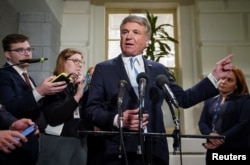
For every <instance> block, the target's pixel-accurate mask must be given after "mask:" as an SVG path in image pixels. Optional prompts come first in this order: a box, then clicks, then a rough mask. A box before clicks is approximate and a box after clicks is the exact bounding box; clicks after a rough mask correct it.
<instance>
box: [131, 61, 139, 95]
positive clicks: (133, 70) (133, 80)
mask: <svg viewBox="0 0 250 165" xmlns="http://www.w3.org/2000/svg"><path fill="white" fill-rule="evenodd" d="M136 61H137V58H135V57H131V58H130V67H131V76H130V78H131V79H130V82H131V84H132V87H133V88H134V91H135V93H136V95H137V96H138V83H137V81H136V77H137V75H138V71H137V70H136V68H135V62H136Z"/></svg>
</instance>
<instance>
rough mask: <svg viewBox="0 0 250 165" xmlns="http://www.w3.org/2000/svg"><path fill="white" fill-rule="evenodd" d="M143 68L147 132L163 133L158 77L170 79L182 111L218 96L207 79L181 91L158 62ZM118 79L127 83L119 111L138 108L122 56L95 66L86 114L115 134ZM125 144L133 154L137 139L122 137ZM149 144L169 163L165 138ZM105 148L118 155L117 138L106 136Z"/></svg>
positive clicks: (147, 61) (159, 138) (158, 138)
mask: <svg viewBox="0 0 250 165" xmlns="http://www.w3.org/2000/svg"><path fill="white" fill-rule="evenodd" d="M144 65H145V72H146V74H148V77H149V80H148V82H147V86H146V92H145V98H144V100H145V105H144V107H145V110H146V111H147V112H148V113H149V116H150V117H149V124H148V125H147V129H148V132H151V133H152V132H153V133H165V128H164V123H163V114H162V109H161V106H162V103H163V101H164V99H165V94H164V92H163V90H161V89H160V88H158V87H157V85H156V82H155V79H156V77H157V76H158V75H160V74H164V75H166V76H167V77H168V78H169V81H170V84H169V86H170V88H171V89H172V91H173V93H174V95H175V97H176V99H177V101H178V102H179V105H180V106H181V107H184V108H187V107H190V106H192V105H194V104H196V103H199V102H200V101H202V100H205V99H207V98H209V97H212V96H214V95H215V94H217V93H218V91H217V89H216V88H215V87H214V85H213V84H212V83H211V82H210V81H209V79H208V78H205V79H203V80H202V81H201V82H199V83H198V84H197V85H195V86H194V87H192V88H190V89H188V90H186V91H184V90H183V89H182V88H181V87H180V86H178V85H177V84H176V83H175V82H174V80H173V79H171V78H170V75H169V73H168V70H167V69H166V67H164V66H163V65H161V64H160V63H157V62H153V61H150V60H146V59H144ZM120 80H126V81H127V82H128V84H127V86H126V90H125V94H124V100H123V104H122V109H123V110H126V109H134V108H138V106H139V102H138V98H137V96H136V94H135V92H134V90H133V88H132V87H131V84H130V81H129V78H128V76H127V72H126V70H125V67H124V64H123V61H122V58H121V55H120V56H118V57H116V58H114V59H111V60H108V61H105V62H101V63H99V64H97V65H96V67H95V72H94V75H93V77H92V80H91V86H90V90H89V97H88V102H87V113H88V115H89V119H90V120H91V121H92V122H93V123H94V125H96V126H97V127H100V128H101V129H103V130H106V131H118V129H117V128H116V127H114V125H113V122H114V117H115V115H116V114H117V113H118V107H117V93H118V84H119V82H120ZM124 131H128V130H124ZM124 142H125V148H126V150H127V151H128V152H136V150H137V142H138V140H137V137H135V136H129V137H128V136H125V137H124ZM152 144H153V154H154V156H156V157H158V158H159V159H161V160H163V161H164V162H165V164H168V161H169V158H168V154H169V153H168V146H167V141H166V137H156V138H154V139H153V143H152ZM106 146H107V150H106V155H112V154H117V153H118V146H119V136H118V135H117V136H106Z"/></svg>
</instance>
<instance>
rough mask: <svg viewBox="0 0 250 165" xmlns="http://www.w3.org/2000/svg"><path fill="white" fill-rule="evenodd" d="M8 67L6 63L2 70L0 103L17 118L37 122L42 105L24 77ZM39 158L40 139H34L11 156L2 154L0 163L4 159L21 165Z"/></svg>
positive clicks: (0, 71) (0, 74)
mask: <svg viewBox="0 0 250 165" xmlns="http://www.w3.org/2000/svg"><path fill="white" fill-rule="evenodd" d="M8 66H9V64H7V63H6V64H5V65H4V68H2V69H0V103H1V104H2V105H4V106H5V107H6V110H8V111H9V112H10V113H11V114H12V115H13V116H15V117H16V118H18V119H20V118H30V119H32V120H33V121H35V120H36V119H38V117H39V115H40V105H39V103H37V102H36V100H35V98H34V96H33V94H32V90H30V89H29V87H28V86H27V84H26V83H25V81H24V80H23V79H22V77H21V76H20V75H19V74H18V73H17V71H16V70H15V69H14V68H12V67H8ZM31 80H32V79H31ZM33 83H34V81H33ZM34 84H35V83H34ZM37 156H38V138H37V137H32V138H30V139H29V141H28V142H27V143H25V144H23V146H22V147H21V148H18V149H17V150H15V151H14V152H12V153H11V154H8V155H6V154H0V161H1V160H3V159H4V160H5V162H10V161H16V162H12V163H13V164H15V163H18V162H19V164H20V163H21V162H22V161H26V160H30V161H31V162H34V161H35V160H36V159H37ZM25 163H27V162H25ZM0 164H4V163H3V162H1V163H0Z"/></svg>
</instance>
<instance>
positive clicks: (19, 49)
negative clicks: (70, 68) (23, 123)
mask: <svg viewBox="0 0 250 165" xmlns="http://www.w3.org/2000/svg"><path fill="white" fill-rule="evenodd" d="M2 46H3V50H4V56H5V58H6V60H7V62H6V63H5V64H4V66H3V68H1V69H0V103H1V104H2V105H4V106H5V107H6V109H7V110H8V111H9V112H10V113H11V114H12V115H13V116H15V117H16V118H18V119H20V118H29V119H32V120H33V121H36V123H37V125H38V127H39V129H41V131H42V129H44V127H46V122H45V120H43V119H42V118H41V109H42V99H43V97H44V96H45V95H49V94H54V93H57V92H60V91H62V90H63V89H64V88H65V87H66V86H67V85H66V82H56V83H52V82H51V80H52V79H53V78H54V76H49V77H48V78H45V79H44V80H43V81H42V82H41V84H40V85H38V86H36V84H35V82H34V81H33V79H32V78H31V77H29V76H26V77H25V75H23V73H26V74H27V68H28V66H29V65H30V64H29V63H22V64H20V60H27V59H31V58H32V51H33V48H32V47H31V46H30V44H29V38H28V37H27V36H25V35H22V34H10V35H7V36H6V37H5V38H4V39H3V40H2ZM43 122H44V123H43ZM37 156H38V137H37V136H34V137H31V138H30V139H29V141H28V142H27V143H25V144H23V145H22V147H20V148H18V149H16V150H15V152H12V153H11V154H3V153H1V154H0V164H1V165H3V164H12V165H15V164H18V165H20V164H29V165H35V164H36V160H37Z"/></svg>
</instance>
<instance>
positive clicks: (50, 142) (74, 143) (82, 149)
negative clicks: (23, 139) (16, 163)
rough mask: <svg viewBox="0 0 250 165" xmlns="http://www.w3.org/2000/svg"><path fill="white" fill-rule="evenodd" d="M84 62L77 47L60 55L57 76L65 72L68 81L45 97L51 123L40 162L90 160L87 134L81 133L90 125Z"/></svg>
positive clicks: (74, 164) (65, 163)
mask: <svg viewBox="0 0 250 165" xmlns="http://www.w3.org/2000/svg"><path fill="white" fill-rule="evenodd" d="M83 65H84V61H83V54H82V53H81V52H80V51H79V50H77V49H73V48H67V49H64V50H62V51H61V52H60V54H59V56H58V58H57V62H56V67H55V70H54V75H55V76H58V75H65V77H64V78H65V79H64V80H63V79H61V80H62V81H65V82H68V84H67V87H66V88H65V89H64V90H63V91H62V92H60V93H57V94H54V95H48V96H46V97H45V98H44V115H45V118H46V120H47V122H48V124H49V125H48V127H47V128H46V129H45V133H44V134H41V150H40V154H39V160H38V165H44V164H46V165H55V164H60V165H69V164H70V165H85V164H86V163H87V141H86V137H82V136H79V135H78V130H81V129H83V127H84V126H86V124H85V122H86V120H85V119H84V110H83V106H82V105H83V102H84V99H85V98H84V87H85V86H86V83H85V77H84V76H83V75H82V66H83ZM67 75H71V76H67ZM61 80H60V81H61ZM54 81H59V80H57V79H55V80H54Z"/></svg>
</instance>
